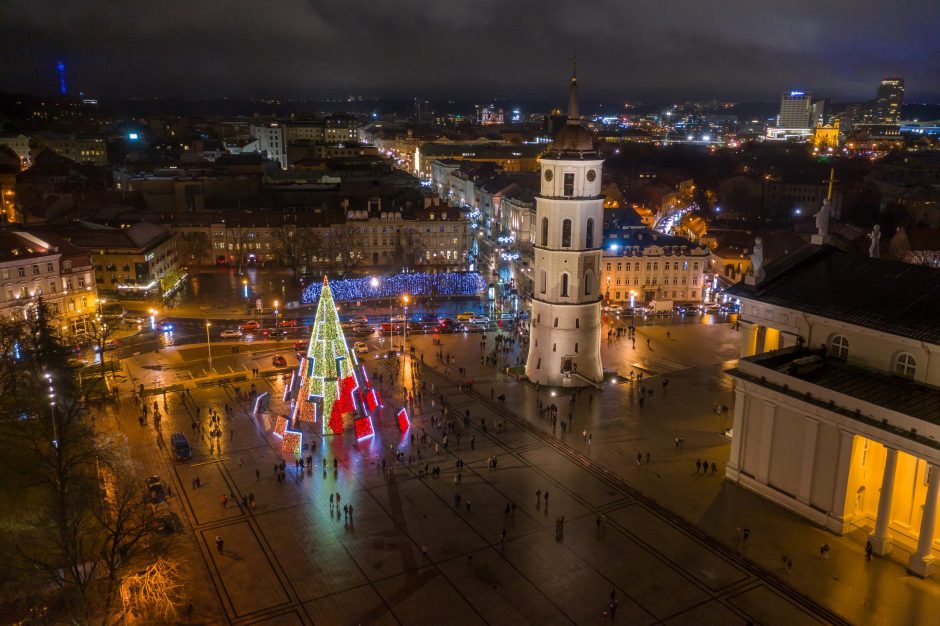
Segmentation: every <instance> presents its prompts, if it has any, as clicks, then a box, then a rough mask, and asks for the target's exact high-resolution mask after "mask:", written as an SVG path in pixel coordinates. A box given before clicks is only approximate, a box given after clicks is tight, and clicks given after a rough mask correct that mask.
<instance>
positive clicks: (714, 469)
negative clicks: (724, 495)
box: [712, 462, 718, 475]
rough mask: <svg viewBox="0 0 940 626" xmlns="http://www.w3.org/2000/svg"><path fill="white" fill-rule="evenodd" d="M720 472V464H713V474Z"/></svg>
mask: <svg viewBox="0 0 940 626" xmlns="http://www.w3.org/2000/svg"><path fill="white" fill-rule="evenodd" d="M717 471H718V464H717V463H715V462H712V474H713V475H714V474H715V473H716V472H717Z"/></svg>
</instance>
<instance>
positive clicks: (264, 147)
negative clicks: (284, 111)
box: [251, 122, 287, 170]
mask: <svg viewBox="0 0 940 626" xmlns="http://www.w3.org/2000/svg"><path fill="white" fill-rule="evenodd" d="M251 136H252V137H254V138H255V140H256V141H257V142H258V148H257V149H258V151H259V152H262V153H264V154H267V155H268V158H269V159H270V160H272V161H276V162H277V163H278V164H279V165H280V166H281V169H282V170H286V169H287V131H286V128H285V126H284V124H280V123H278V122H271V123H270V124H265V125H263V126H255V125H252V126H251Z"/></svg>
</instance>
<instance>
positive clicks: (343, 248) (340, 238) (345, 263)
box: [323, 224, 365, 278]
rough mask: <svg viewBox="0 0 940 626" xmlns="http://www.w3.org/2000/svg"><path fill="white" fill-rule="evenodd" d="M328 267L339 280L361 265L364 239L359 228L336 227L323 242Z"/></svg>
mask: <svg viewBox="0 0 940 626" xmlns="http://www.w3.org/2000/svg"><path fill="white" fill-rule="evenodd" d="M323 244H324V245H323V248H324V251H325V252H326V256H327V257H328V258H329V259H330V265H331V266H332V267H333V268H335V269H336V271H337V273H338V274H339V275H340V278H345V277H346V276H348V275H349V274H350V273H351V272H352V271H353V270H355V269H356V268H357V267H359V265H360V264H361V263H362V259H363V255H364V254H365V252H364V247H365V245H364V244H365V237H363V235H362V233H361V232H360V230H359V228H356V227H354V226H348V225H345V224H344V225H336V226H334V227H333V228H332V229H331V230H330V231H329V232H328V233H327V236H326V238H325V240H324V242H323Z"/></svg>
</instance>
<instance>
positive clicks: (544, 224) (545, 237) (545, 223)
mask: <svg viewBox="0 0 940 626" xmlns="http://www.w3.org/2000/svg"><path fill="white" fill-rule="evenodd" d="M542 245H543V246H547V245H548V218H547V217H543V218H542Z"/></svg>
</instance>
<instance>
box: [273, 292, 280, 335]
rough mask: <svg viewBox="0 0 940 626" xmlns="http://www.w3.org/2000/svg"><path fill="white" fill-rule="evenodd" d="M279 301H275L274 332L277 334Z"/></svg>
mask: <svg viewBox="0 0 940 626" xmlns="http://www.w3.org/2000/svg"><path fill="white" fill-rule="evenodd" d="M278 304H279V303H278V301H277V300H275V301H274V332H277V315H278Z"/></svg>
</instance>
